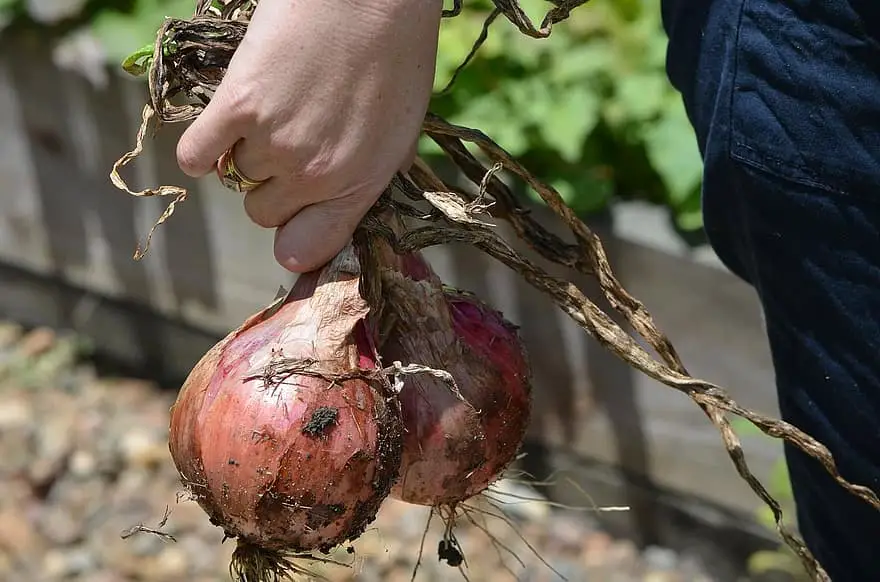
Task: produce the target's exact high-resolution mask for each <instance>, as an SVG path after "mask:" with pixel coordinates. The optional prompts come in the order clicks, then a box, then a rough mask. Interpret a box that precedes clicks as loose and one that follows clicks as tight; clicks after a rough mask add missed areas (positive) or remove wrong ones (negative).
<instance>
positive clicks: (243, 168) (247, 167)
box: [233, 138, 276, 182]
mask: <svg viewBox="0 0 880 582" xmlns="http://www.w3.org/2000/svg"><path fill="white" fill-rule="evenodd" d="M261 141H262V140H261ZM268 150H269V148H268V147H266V145H265V142H263V143H260V142H259V141H257V140H254V139H249V138H243V139H240V140H238V141H237V142H236V143H235V149H234V150H233V159H234V160H235V167H237V168H238V170H239V171H240V172H241V173H243V174H244V175H245V176H247V177H248V178H250V179H251V180H257V181H258V182H259V181H263V180H268V179H269V178H271V177H273V176H274V175H275V174H276V172H275V171H273V170H274V168H273V167H272V166H273V164H272V160H271V158H270V157H269V156H268V155H267V153H266V152H267V151H268Z"/></svg>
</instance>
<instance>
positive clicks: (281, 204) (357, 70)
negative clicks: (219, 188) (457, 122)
mask: <svg viewBox="0 0 880 582" xmlns="http://www.w3.org/2000/svg"><path fill="white" fill-rule="evenodd" d="M441 10H442V0H261V2H260V3H259V5H258V7H257V9H256V10H255V12H254V14H253V17H252V19H251V22H250V24H249V27H248V31H247V33H246V34H245V36H244V39H243V40H242V42H241V44H240V46H239V48H238V50H237V51H236V52H235V55H234V56H233V58H232V61H231V62H230V65H229V69H228V71H227V73H226V76H225V78H224V79H223V82H222V83H221V84H220V86H219V88H218V90H217V92H216V93H215V95H214V97H213V99H212V100H211V103H210V104H209V105H208V106H207V107H206V108H205V109H204V111H202V113H201V114H200V115H199V117H198V118H197V119H196V120H195V121H194V122H193V124H192V125H191V126H190V127H189V128H188V129H187V131H186V132H185V133H184V134H183V136H182V137H181V139H180V142H179V143H178V146H177V160H178V164H179V165H180V167H181V169H182V170H183V171H184V172H185V173H187V174H188V175H190V176H193V177H200V176H204V175H206V174H208V173H209V172H212V171H213V170H214V167H215V164H216V162H217V159H218V158H219V157H220V156H221V155H222V154H223V152H224V151H226V150H227V149H228V148H230V147H232V146H233V145H234V146H235V149H234V160H235V164H236V166H237V167H238V169H239V170H240V171H241V172H242V173H243V174H245V175H246V176H247V177H248V178H251V179H254V180H264V179H268V181H267V182H265V183H263V184H262V185H260V186H259V187H258V188H256V189H255V190H252V191H250V192H248V193H247V194H245V197H244V207H245V211H246V212H247V214H248V216H249V217H250V218H251V220H253V221H254V222H255V223H256V224H258V225H260V226H262V227H265V228H276V227H277V230H276V233H275V258H276V260H277V261H278V262H279V263H280V264H281V265H282V266H283V267H285V268H286V269H288V270H290V271H293V272H297V273H302V272H305V271H309V270H312V269H315V268H318V267H320V266H322V265H324V264H325V263H326V262H327V261H329V260H330V259H332V258H333V257H334V256H335V255H336V253H337V252H338V251H339V250H340V249H342V247H343V246H344V245H345V244H346V243H347V242H348V241H349V240H350V238H351V235H352V233H353V232H354V229H355V228H356V226H357V224H358V223H359V222H360V220H361V219H362V218H363V216H364V214H365V213H366V212H367V210H369V208H370V207H371V206H372V205H373V203H375V201H376V200H377V199H378V197H379V196H380V195H381V193H382V191H383V190H384V189H385V187H386V186H387V185H388V183H389V182H390V181H391V179H392V177H393V176H394V173H395V172H397V171H398V170H401V169H403V170H405V169H408V167H409V165H410V164H411V163H412V161H413V158H414V157H415V147H416V141H417V139H418V136H419V133H420V129H421V125H422V122H423V120H424V117H425V113H426V111H427V108H428V101H429V99H430V96H431V89H432V86H433V81H434V67H435V59H436V53H437V38H438V34H439V28H440V14H441Z"/></svg>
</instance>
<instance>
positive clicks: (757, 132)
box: [729, 0, 880, 196]
mask: <svg viewBox="0 0 880 582" xmlns="http://www.w3.org/2000/svg"><path fill="white" fill-rule="evenodd" d="M828 4H834V3H828ZM836 4H838V5H841V4H846V3H844V2H839V3H836ZM843 12H845V10H844V9H843V8H840V7H839V6H838V7H836V8H833V9H832V8H828V7H824V8H823V7H822V3H820V2H815V1H814V0H787V1H786V2H778V1H775V0H774V1H771V0H743V8H742V14H741V18H740V21H739V23H738V30H737V41H736V42H737V46H736V62H735V70H734V77H733V88H732V93H731V109H730V112H731V118H730V144H729V147H730V155H731V157H732V158H733V159H735V160H738V161H739V162H742V163H746V164H749V165H751V166H754V167H756V168H759V169H761V170H763V171H765V172H769V173H771V174H774V175H776V176H777V177H780V178H784V179H787V180H792V181H795V182H799V183H801V184H805V185H809V186H813V187H817V188H821V189H823V190H828V191H834V192H851V193H855V192H860V191H861V192H867V191H870V192H871V193H873V195H875V196H880V190H878V187H880V49H878V47H877V46H875V45H874V44H873V41H872V40H870V39H869V38H868V37H867V36H865V37H864V38H860V37H859V30H860V28H859V27H860V24H859V22H858V21H857V20H853V19H856V18H857V17H856V16H853V15H849V16H850V17H851V19H850V20H847V16H848V15H847V14H845V13H843ZM832 23H833V24H832Z"/></svg>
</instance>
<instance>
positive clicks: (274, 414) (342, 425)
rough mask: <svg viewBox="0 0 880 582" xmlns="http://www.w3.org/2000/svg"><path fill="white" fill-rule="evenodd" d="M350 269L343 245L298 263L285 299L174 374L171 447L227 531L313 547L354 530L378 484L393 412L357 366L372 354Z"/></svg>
mask: <svg viewBox="0 0 880 582" xmlns="http://www.w3.org/2000/svg"><path fill="white" fill-rule="evenodd" d="M359 275H360V268H359V264H358V262H357V259H356V257H355V255H354V251H353V249H352V248H351V247H350V246H349V247H347V248H346V249H345V250H343V251H342V252H341V253H340V255H339V256H337V258H336V259H334V261H332V262H331V263H330V264H329V265H327V266H326V267H324V268H323V269H321V270H319V271H315V272H312V273H306V274H304V275H301V276H300V278H299V279H298V280H297V282H296V285H295V287H294V289H293V291H292V292H291V294H290V295H289V296H288V297H287V298H286V299H284V300H279V301H278V302H276V303H275V304H273V305H272V306H270V307H268V308H266V309H264V310H262V311H261V312H260V313H258V314H256V315H254V316H252V317H250V318H249V319H248V320H247V321H246V322H245V323H244V324H243V325H242V326H241V327H240V328H239V329H237V330H235V331H233V332H232V333H230V334H229V335H228V336H227V337H226V338H224V339H223V340H221V341H220V342H219V343H218V344H217V345H216V346H214V348H212V349H211V350H210V351H209V352H208V353H207V354H205V356H204V357H203V358H202V359H201V360H200V361H199V363H198V364H197V365H196V366H195V368H194V369H193V370H192V372H191V373H190V376H189V378H188V379H187V381H186V382H185V384H184V385H183V387H182V389H181V391H180V394H179V396H178V399H177V402H176V403H175V405H174V406H173V407H172V411H171V426H170V430H171V438H170V449H171V455H172V458H173V460H174V463H175V465H176V466H177V468H178V471H179V472H180V474H181V477H182V480H183V482H184V483H185V484H186V485H187V486H188V489H189V491H190V492H191V493H192V495H193V496H194V497H195V498H196V500H197V501H198V503H199V504H200V505H201V507H202V508H203V509H204V510H205V512H206V513H207V514H208V515H209V517H210V518H211V522H212V523H213V524H215V525H217V526H219V527H222V528H223V529H224V531H225V533H226V535H227V536H229V537H236V538H239V539H240V540H241V541H244V542H246V543H248V544H251V545H253V546H257V547H259V548H263V549H267V550H279V551H285V552H296V553H300V552H310V551H313V550H316V549H317V550H320V551H324V552H327V551H329V550H330V549H331V548H332V547H334V546H336V545H338V544H340V543H344V542H345V541H348V540H351V539H355V538H356V537H358V536H359V535H360V534H361V533H363V531H364V529H365V528H366V526H367V525H368V524H369V523H370V522H371V521H372V520H373V519H374V518H375V515H376V512H377V511H378V509H379V506H380V504H381V503H382V501H383V500H384V499H385V498H386V497H387V495H388V494H389V492H390V489H391V485H392V482H393V481H394V479H395V478H396V476H397V473H398V470H399V464H400V457H401V443H402V438H401V429H402V427H401V421H400V412H399V409H398V408H397V406H396V404H395V402H394V400H393V398H389V394H390V393H389V392H388V390H387V389H386V386H387V384H385V383H383V382H382V381H381V380H380V379H379V378H378V376H376V375H370V374H369V373H368V372H369V370H371V369H375V368H376V361H377V360H376V357H375V356H376V354H375V349H374V348H373V346H372V340H371V338H370V337H369V334H368V333H367V327H366V325H367V324H366V317H367V314H368V311H369V308H368V306H367V304H366V302H365V301H364V300H363V299H362V297H361V296H360V294H359V292H358V283H359ZM359 370H361V371H365V372H367V373H359V372H358V371H359ZM352 373H358V374H359V377H352ZM339 375H348V376H347V378H348V379H341V378H339V377H338V376H339ZM282 380H283V381H282Z"/></svg>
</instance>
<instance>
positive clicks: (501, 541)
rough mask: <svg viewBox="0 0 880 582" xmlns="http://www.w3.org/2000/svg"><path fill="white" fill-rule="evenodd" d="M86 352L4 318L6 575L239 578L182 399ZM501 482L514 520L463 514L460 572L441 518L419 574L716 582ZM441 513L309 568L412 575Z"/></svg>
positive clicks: (373, 576)
mask: <svg viewBox="0 0 880 582" xmlns="http://www.w3.org/2000/svg"><path fill="white" fill-rule="evenodd" d="M77 350H78V347H77V344H76V342H75V341H74V340H73V339H70V338H65V337H58V336H57V335H56V334H54V333H53V332H51V331H49V330H40V329H38V330H33V331H31V332H29V333H23V332H22V330H20V329H19V328H18V327H16V326H15V325H11V324H0V402H2V405H0V580H10V581H13V580H14V581H22V582H55V581H62V580H65V581H69V580H73V581H82V582H85V581H88V582H123V581H129V580H132V581H134V580H138V581H141V580H142V581H163V582H177V581H180V582H184V581H185V582H221V581H227V580H229V573H228V564H229V556H230V554H231V552H232V549H233V545H234V544H233V543H232V542H230V541H227V542H226V543H221V540H222V532H221V531H220V530H219V529H217V528H216V527H214V526H212V525H210V524H209V523H208V520H207V517H206V516H205V514H204V513H203V512H202V511H201V509H200V508H199V507H198V506H197V505H196V504H195V503H194V502H191V501H186V500H178V499H177V495H178V493H179V492H180V491H181V488H180V485H179V482H178V479H177V472H176V471H175V469H174V466H173V464H172V462H171V458H170V455H169V453H168V448H167V421H168V408H169V406H170V405H171V403H172V401H173V396H174V395H173V394H171V393H170V391H167V390H165V391H163V390H160V389H158V388H157V387H156V386H154V385H153V384H151V383H149V382H144V381H140V380H134V379H129V378H116V377H101V376H99V375H98V374H96V373H95V372H94V370H93V369H92V368H91V367H90V366H88V365H87V364H85V363H82V362H78V361H77V358H76V353H77ZM501 486H502V487H503V488H504V491H506V492H507V493H497V494H496V497H497V498H499V499H500V498H504V499H508V500H511V501H515V503H511V504H505V506H504V507H505V509H506V511H507V513H508V514H509V516H510V520H509V523H506V522H504V521H502V520H501V519H491V518H490V519H488V520H487V522H486V525H483V521H482V520H480V519H477V520H475V521H476V523H477V525H473V524H471V523H468V521H467V520H465V519H463V520H461V521H460V522H459V524H457V525H456V529H455V533H456V536H457V539H458V540H459V543H460V545H461V547H462V549H463V552H464V556H465V559H466V560H467V566H466V568H463V569H462V570H459V569H456V568H452V567H450V566H449V565H448V564H446V563H445V562H440V561H439V560H438V558H437V544H438V541H439V539H440V538H439V536H440V534H441V533H442V531H441V529H440V528H441V524H440V523H439V520H437V519H436V518H435V519H434V520H433V521H432V527H431V528H430V531H429V532H428V534H427V539H426V541H425V545H424V557H423V558H422V560H421V564H420V567H419V569H418V575H417V576H416V578H415V579H416V580H418V581H422V582H444V581H452V580H470V581H472V582H483V581H485V582H508V581H510V582H513V581H515V580H520V581H522V582H554V581H560V580H563V578H560V576H559V575H562V576H564V577H565V579H568V580H570V581H571V582H593V581H599V582H636V581H640V582H702V581H709V580H710V578H708V577H707V576H705V575H703V574H701V571H700V569H699V567H698V565H696V564H693V563H688V562H686V561H685V560H683V559H681V558H680V557H679V556H677V555H676V554H675V553H674V552H672V551H670V550H666V549H663V548H648V549H647V550H645V551H642V552H639V551H638V550H637V549H636V548H635V546H633V544H631V543H630V542H628V541H625V540H616V539H612V538H611V537H609V536H608V535H606V534H605V533H603V532H602V531H600V530H599V529H598V528H597V527H596V525H595V524H594V523H592V522H591V521H590V520H589V516H585V515H584V514H583V513H582V512H580V513H575V512H572V511H568V512H566V511H559V510H556V509H552V508H551V507H549V506H548V505H547V504H545V503H540V502H539V501H530V502H522V501H521V500H519V499H518V498H517V497H515V496H516V495H520V494H521V493H522V490H521V489H518V488H517V487H522V486H521V485H519V484H518V483H513V482H503V483H502V484H501ZM526 491H527V495H528V496H532V497H535V496H536V494H535V492H534V491H532V490H526ZM166 509H169V510H170V515H168V516H167V521H166V522H165V524H164V525H163V526H161V527H159V523H160V522H161V521H162V520H163V516H165V514H166ZM493 511H496V510H494V509H493ZM427 517H428V512H427V510H426V509H425V508H420V507H415V506H411V505H407V504H403V503H399V502H395V501H392V500H388V501H386V503H385V505H384V506H383V509H382V511H381V512H380V514H379V517H378V518H377V520H376V521H375V522H374V524H373V526H372V527H371V528H370V529H369V530H368V531H367V533H365V534H364V536H363V537H362V538H361V539H360V540H358V542H357V543H356V544H354V553H349V552H347V551H346V550H345V549H341V550H340V554H339V556H337V557H338V558H339V559H341V560H344V561H346V562H347V563H350V566H349V567H337V566H322V565H318V566H319V567H313V565H310V564H303V565H305V566H308V567H310V568H311V569H312V570H313V571H316V572H319V573H321V574H323V575H324V576H326V578H327V579H328V580H330V581H332V582H344V581H359V582H380V581H384V582H408V581H410V580H411V578H412V573H413V569H414V566H415V564H416V561H417V559H418V557H419V545H420V540H421V539H422V536H423V533H424V531H425V524H426V520H427ZM138 524H143V525H146V526H147V527H151V528H154V529H159V530H161V531H162V532H164V534H167V535H169V536H173V538H174V539H173V540H171V539H169V538H168V537H163V536H159V535H155V534H151V533H143V532H140V533H135V534H134V535H130V536H127V537H125V538H123V535H122V533H123V532H125V531H126V530H129V529H130V528H132V527H133V526H136V525H138ZM487 531H488V532H490V533H491V535H492V538H494V540H495V542H494V543H493V541H492V538H490V536H489V535H488V534H487V533H486V532H487ZM517 532H518V533H517ZM520 534H521V535H522V537H523V538H525V539H526V540H528V542H529V544H530V545H531V547H532V548H534V551H531V550H530V549H529V547H528V546H526V545H525V543H523V541H521V539H520V537H519V535H520ZM513 556H515V557H513ZM539 556H540V558H539ZM542 559H543V560H542ZM547 564H549V566H552V568H553V570H555V571H556V573H554V571H553V570H551V569H550V567H549V566H548V565H547ZM465 576H466V578H465Z"/></svg>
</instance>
